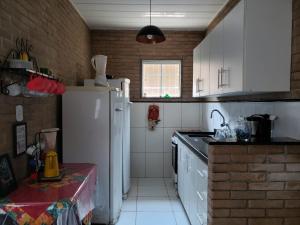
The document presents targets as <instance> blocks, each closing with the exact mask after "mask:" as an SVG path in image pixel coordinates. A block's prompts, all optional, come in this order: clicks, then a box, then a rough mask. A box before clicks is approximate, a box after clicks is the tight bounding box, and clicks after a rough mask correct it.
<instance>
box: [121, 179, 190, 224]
mask: <svg viewBox="0 0 300 225" xmlns="http://www.w3.org/2000/svg"><path fill="white" fill-rule="evenodd" d="M128 196H129V197H128V199H127V200H125V201H124V202H123V206H122V212H121V216H120V219H119V221H118V223H117V224H116V225H190V223H189V220H188V218H187V216H186V214H185V211H184V209H183V207H182V205H181V202H180V200H179V199H178V197H177V195H176V191H175V189H174V186H173V183H172V180H171V179H163V178H139V179H132V186H131V190H130V192H129V195H128Z"/></svg>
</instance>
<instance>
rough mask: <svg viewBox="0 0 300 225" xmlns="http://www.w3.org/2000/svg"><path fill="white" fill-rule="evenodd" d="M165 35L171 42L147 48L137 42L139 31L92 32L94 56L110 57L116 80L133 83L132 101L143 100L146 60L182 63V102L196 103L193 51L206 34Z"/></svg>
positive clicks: (108, 67) (109, 66) (109, 71)
mask: <svg viewBox="0 0 300 225" xmlns="http://www.w3.org/2000/svg"><path fill="white" fill-rule="evenodd" d="M164 33H165V35H166V38H167V40H166V41H165V42H163V43H160V44H158V45H145V44H141V43H138V42H136V41H135V36H136V34H137V31H100V30H99V31H92V53H93V54H103V55H107V56H108V64H107V73H108V74H112V75H116V77H124V76H125V77H128V78H129V79H130V80H131V89H130V90H131V93H130V94H131V100H132V101H138V100H142V99H141V60H142V59H181V60H182V65H183V70H182V98H181V99H180V100H179V101H195V99H192V82H193V49H194V48H195V47H196V46H197V45H198V44H199V43H200V41H201V40H202V38H203V36H204V33H203V32H174V31H166V32H164ZM144 100H145V99H144ZM148 100H149V101H153V99H152V100H151V99H148ZM154 101H158V100H157V99H155V100H154ZM175 101H178V100H175Z"/></svg>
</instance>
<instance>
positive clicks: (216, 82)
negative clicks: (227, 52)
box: [207, 22, 224, 94]
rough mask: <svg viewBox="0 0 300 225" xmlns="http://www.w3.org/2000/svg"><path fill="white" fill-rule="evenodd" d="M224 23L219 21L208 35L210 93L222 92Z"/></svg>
mask: <svg viewBox="0 0 300 225" xmlns="http://www.w3.org/2000/svg"><path fill="white" fill-rule="evenodd" d="M223 34H224V23H223V22H221V23H219V24H218V25H217V26H216V27H215V29H214V30H213V31H212V32H211V33H210V34H209V36H208V37H207V38H208V39H210V74H209V77H210V79H209V80H210V91H209V93H210V94H221V93H222V89H221V85H220V84H221V83H220V82H221V70H222V68H223V63H224V57H223Z"/></svg>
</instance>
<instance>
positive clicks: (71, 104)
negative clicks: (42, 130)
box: [62, 87, 123, 224]
mask: <svg viewBox="0 0 300 225" xmlns="http://www.w3.org/2000/svg"><path fill="white" fill-rule="evenodd" d="M62 106H63V107H62V115H63V162H64V163H94V164H96V165H97V186H96V187H97V189H96V193H95V209H94V211H93V223H100V224H115V223H116V222H117V220H118V218H119V215H120V212H121V207H122V125H123V113H122V112H123V96H122V92H121V91H117V90H113V89H111V88H108V87H68V88H67V90H66V93H65V94H64V95H63V103H62Z"/></svg>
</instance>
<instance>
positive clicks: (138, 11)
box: [71, 0, 228, 30]
mask: <svg viewBox="0 0 300 225" xmlns="http://www.w3.org/2000/svg"><path fill="white" fill-rule="evenodd" d="M227 1H228V0H152V14H151V15H152V24H153V25H156V26H159V27H160V28H162V29H167V30H204V29H206V27H207V26H208V24H209V23H210V22H211V21H212V20H213V18H214V17H215V16H216V14H217V13H218V12H219V11H220V10H221V9H222V7H223V6H224V5H225V3H226V2H227ZM71 2H72V3H73V4H74V6H75V8H76V9H77V10H78V11H79V13H80V15H81V16H82V17H83V19H84V20H85V21H86V23H87V24H88V26H89V27H90V28H91V29H116V30H125V29H132V30H136V29H139V28H141V27H143V26H146V25H148V24H149V20H150V18H149V15H150V13H149V2H150V0H71Z"/></svg>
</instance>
